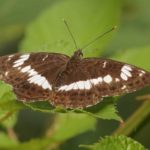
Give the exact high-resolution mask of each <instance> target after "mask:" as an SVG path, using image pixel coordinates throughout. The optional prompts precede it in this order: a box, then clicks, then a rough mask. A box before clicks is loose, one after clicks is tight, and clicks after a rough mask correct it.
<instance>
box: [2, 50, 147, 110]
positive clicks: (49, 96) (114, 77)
mask: <svg viewBox="0 0 150 150" xmlns="http://www.w3.org/2000/svg"><path fill="white" fill-rule="evenodd" d="M0 80H3V81H4V82H6V83H8V84H10V85H12V87H13V91H14V93H15V94H16V96H17V99H18V100H19V101H23V102H36V101H40V100H47V101H49V102H50V103H51V104H52V105H54V106H62V107H64V108H71V109H74V108H85V107H89V106H93V105H95V104H97V103H99V102H100V101H102V99H103V98H104V97H108V96H116V95H122V94H124V93H130V92H133V91H136V90H139V89H141V88H143V87H145V86H149V85H150V73H149V72H147V71H145V70H143V69H141V68H138V67H135V66H133V65H129V64H126V63H122V62H118V61H114V60H110V59H102V58H83V53H82V50H80V49H79V50H77V51H75V52H74V54H73V55H72V56H71V57H69V56H67V55H64V54H59V53H46V52H38V53H27V54H19V53H18V54H14V55H6V56H1V57H0Z"/></svg>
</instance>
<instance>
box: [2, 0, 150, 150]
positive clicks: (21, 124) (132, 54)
mask: <svg viewBox="0 0 150 150" xmlns="http://www.w3.org/2000/svg"><path fill="white" fill-rule="evenodd" d="M149 6H150V1H148V0H142V1H141V0H132V1H131V0H111V1H110V0H105V1H103V0H42V1H41V0H0V55H5V54H11V53H15V52H18V51H19V52H39V51H48V52H60V53H64V54H68V55H71V54H72V53H73V51H74V50H75V48H74V45H73V42H72V40H71V38H70V36H69V34H68V31H67V30H66V27H65V25H64V23H63V21H62V19H64V18H65V19H66V20H67V22H68V24H69V26H70V28H71V31H72V33H73V34H74V36H75V39H76V41H77V44H78V46H79V47H82V46H84V45H85V44H86V43H88V42H89V41H90V40H92V39H93V38H94V37H96V36H97V35H99V34H100V33H103V32H105V31H106V30H108V29H110V28H112V27H113V26H116V25H117V26H118V28H117V30H116V31H114V32H112V33H110V34H108V35H106V36H105V37H103V38H102V39H100V40H98V41H96V42H95V43H93V44H92V45H90V46H89V47H88V48H87V49H85V50H84V56H85V57H86V56H97V57H107V58H113V59H116V60H120V61H124V62H127V63H131V64H134V65H137V66H139V67H142V68H143V69H147V70H149V71H150V19H149V16H150V9H149ZM1 89H2V88H1ZM1 89H0V90H1ZM149 90H150V89H149V88H146V89H143V90H141V91H138V92H135V93H132V94H128V95H125V96H122V97H120V98H119V101H118V102H117V109H118V112H119V114H120V116H121V117H122V118H123V119H124V120H126V119H127V118H129V117H130V116H131V115H132V113H133V112H135V111H136V110H137V109H138V108H139V107H140V106H141V105H142V102H141V101H137V100H136V97H137V96H139V95H144V94H148V93H149ZM0 101H1V102H2V101H3V99H2V98H1V100H0ZM6 104H7V103H6ZM6 104H5V105H6ZM9 107H10V108H11V105H10V106H9ZM9 107H8V106H6V108H8V109H9ZM1 108H2V105H1V103H0V109H1ZM2 112H3V111H2ZM0 114H1V115H2V113H1V110H0ZM62 117H63V115H62V116H61V115H57V114H55V113H54V114H52V113H45V112H44V113H43V112H40V111H34V110H33V109H30V108H29V107H26V109H21V110H20V111H19V112H17V113H15V114H14V117H11V118H10V123H2V124H0V148H1V149H4V150H5V149H8V150H9V149H11V148H12V149H15V148H16V149H18V148H17V145H19V144H18V143H20V142H21V143H26V144H24V145H23V144H22V145H21V146H20V147H19V148H20V149H27V148H28V149H31V150H32V149H35V150H36V149H37V150H38V149H39V150H40V148H39V146H38V145H37V147H34V148H32V146H31V145H33V144H34V142H35V141H34V139H44V138H45V136H46V137H52V138H53V136H54V134H55V131H56V130H58V129H59V128H60V129H61V128H65V130H64V131H62V130H61V132H59V130H58V131H57V133H58V137H57V136H56V137H55V138H54V139H59V138H60V137H59V136H60V134H66V135H65V136H66V138H64V140H62V139H61V140H60V142H56V143H55V142H54V143H53V142H52V140H51V142H52V146H51V144H50V143H49V144H50V145H48V144H47V145H48V146H49V147H48V146H47V147H46V148H47V149H58V148H59V149H61V150H69V149H71V150H77V149H82V148H79V147H78V145H80V144H91V143H94V142H97V141H98V139H99V138H100V137H104V136H105V135H111V134H112V132H113V131H114V130H115V129H116V128H118V126H119V122H117V121H112V120H105V119H104V120H102V119H95V118H94V119H93V118H86V120H84V119H82V117H83V118H84V116H80V117H81V118H80V117H79V118H76V116H72V117H71V119H67V116H65V117H66V118H65V119H64V118H63V119H62ZM74 117H75V118H74ZM139 117H140V116H139ZM2 118H3V117H2ZM76 119H78V120H77V121H78V122H79V124H78V122H76V123H75V121H76ZM1 120H2V119H0V123H1V122H2V121H1ZM69 121H70V122H69ZM81 123H83V124H84V125H83V126H82V125H81ZM87 124H88V125H89V126H88V125H87ZM69 125H70V126H69ZM78 125H79V126H80V125H81V128H82V130H81V131H78V132H77V130H79V129H76V126H78ZM69 127H70V128H69ZM71 127H72V128H73V129H74V130H75V131H76V132H75V133H76V134H73V133H72V135H70V136H69V135H67V130H69V129H71ZM68 128H69V129H68ZM130 137H132V138H133V139H135V140H137V141H139V142H140V143H141V144H143V145H144V146H145V147H146V148H150V119H149V117H147V118H146V119H145V120H144V122H143V123H142V124H141V125H140V126H139V127H138V128H137V129H135V131H134V132H132V134H130ZM12 139H15V140H12ZM28 142H29V145H28V144H27V143H28ZM39 142H40V140H39ZM41 142H42V145H44V144H45V143H48V142H49V141H44V142H43V140H41ZM30 144H31V145H30ZM35 144H36V142H35ZM45 145H46V144H45ZM13 146H14V148H13ZM26 146H27V147H26ZM30 146H31V147H30ZM41 147H42V146H41ZM46 148H45V149H46ZM1 149H0V150H1Z"/></svg>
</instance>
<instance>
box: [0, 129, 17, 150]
mask: <svg viewBox="0 0 150 150" xmlns="http://www.w3.org/2000/svg"><path fill="white" fill-rule="evenodd" d="M17 144H18V142H17V141H15V140H13V139H11V138H10V137H8V136H7V135H6V134H4V133H2V132H1V133H0V149H1V150H5V149H7V148H8V149H9V148H10V147H12V146H16V145H17Z"/></svg>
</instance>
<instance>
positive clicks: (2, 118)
mask: <svg viewBox="0 0 150 150" xmlns="http://www.w3.org/2000/svg"><path fill="white" fill-rule="evenodd" d="M13 113H14V111H9V112H7V113H6V114H5V115H4V116H3V117H1V118H0V123H1V122H3V121H4V120H6V119H7V118H8V117H10V116H11V115H12V114H13Z"/></svg>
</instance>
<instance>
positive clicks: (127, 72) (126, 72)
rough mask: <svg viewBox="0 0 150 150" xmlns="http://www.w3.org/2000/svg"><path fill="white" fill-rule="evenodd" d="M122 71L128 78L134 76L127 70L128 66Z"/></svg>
mask: <svg viewBox="0 0 150 150" xmlns="http://www.w3.org/2000/svg"><path fill="white" fill-rule="evenodd" d="M121 71H122V72H123V73H124V74H126V75H127V76H128V77H132V74H131V72H130V71H129V70H127V69H126V66H125V67H123V68H122V69H121Z"/></svg>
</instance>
